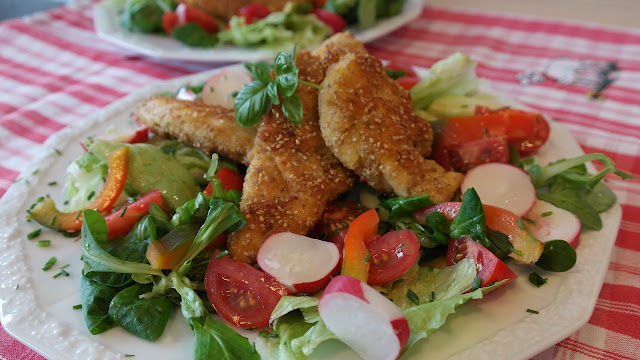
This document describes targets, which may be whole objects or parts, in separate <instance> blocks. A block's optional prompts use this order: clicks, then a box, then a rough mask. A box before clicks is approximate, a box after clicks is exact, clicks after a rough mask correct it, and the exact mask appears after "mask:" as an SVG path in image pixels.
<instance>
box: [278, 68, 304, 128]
mask: <svg viewBox="0 0 640 360" xmlns="http://www.w3.org/2000/svg"><path fill="white" fill-rule="evenodd" d="M296 79H297V78H296ZM282 112H283V113H284V117H286V118H287V120H289V121H290V122H291V123H293V124H295V125H300V124H302V116H303V112H302V101H301V100H300V97H299V96H298V94H296V93H293V94H292V95H291V96H289V97H286V98H284V99H283V100H282Z"/></svg>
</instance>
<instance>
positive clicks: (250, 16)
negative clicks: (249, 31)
mask: <svg viewBox="0 0 640 360" xmlns="http://www.w3.org/2000/svg"><path fill="white" fill-rule="evenodd" d="M270 13H271V12H270V11H269V8H267V7H266V6H264V5H261V4H249V5H246V6H243V7H242V8H241V9H240V10H238V14H237V15H238V16H242V17H244V23H245V24H247V25H249V24H251V23H253V22H254V21H256V20H260V19H262V18H265V17H267V16H268V15H269V14H270Z"/></svg>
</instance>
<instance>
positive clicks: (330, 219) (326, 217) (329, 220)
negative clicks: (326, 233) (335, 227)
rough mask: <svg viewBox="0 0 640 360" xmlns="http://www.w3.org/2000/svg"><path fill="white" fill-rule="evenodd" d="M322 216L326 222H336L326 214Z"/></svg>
mask: <svg viewBox="0 0 640 360" xmlns="http://www.w3.org/2000/svg"><path fill="white" fill-rule="evenodd" d="M324 218H325V219H327V221H328V222H336V221H335V220H333V219H332V218H330V217H328V216H325V217H324Z"/></svg>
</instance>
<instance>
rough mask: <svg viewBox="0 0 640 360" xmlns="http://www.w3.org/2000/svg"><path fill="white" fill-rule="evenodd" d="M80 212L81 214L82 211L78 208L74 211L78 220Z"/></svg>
mask: <svg viewBox="0 0 640 360" xmlns="http://www.w3.org/2000/svg"><path fill="white" fill-rule="evenodd" d="M80 214H82V211H81V210H78V212H77V213H76V220H78V218H79V217H80Z"/></svg>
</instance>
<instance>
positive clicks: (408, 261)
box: [367, 230, 420, 285]
mask: <svg viewBox="0 0 640 360" xmlns="http://www.w3.org/2000/svg"><path fill="white" fill-rule="evenodd" d="M367 250H368V251H369V254H370V258H369V265H370V266H369V277H368V278H367V283H368V284H369V285H379V284H383V283H386V282H389V281H391V280H394V279H397V278H398V277H400V276H401V275H402V274H404V273H405V272H407V270H409V268H410V267H411V266H412V265H413V264H414V263H415V262H416V260H418V256H419V254H420V241H418V238H417V237H416V235H415V234H414V233H413V231H411V230H397V231H391V232H388V233H386V234H384V235H383V236H382V237H381V238H379V239H378V240H376V241H374V242H372V243H370V244H369V245H368V246H367Z"/></svg>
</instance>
